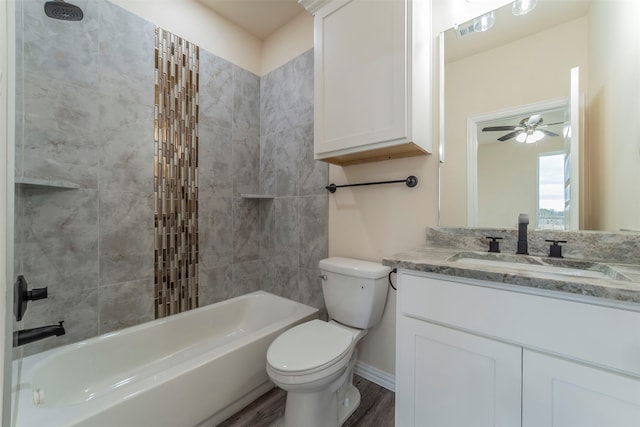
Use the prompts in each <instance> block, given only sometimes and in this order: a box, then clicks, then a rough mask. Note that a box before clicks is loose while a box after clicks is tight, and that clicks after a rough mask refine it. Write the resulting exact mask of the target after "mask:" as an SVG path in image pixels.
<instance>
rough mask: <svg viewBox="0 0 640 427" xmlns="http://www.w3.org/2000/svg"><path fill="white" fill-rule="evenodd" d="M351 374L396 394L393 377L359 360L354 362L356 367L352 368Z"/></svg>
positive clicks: (394, 378)
mask: <svg viewBox="0 0 640 427" xmlns="http://www.w3.org/2000/svg"><path fill="white" fill-rule="evenodd" d="M353 372H354V373H355V374H356V375H360V376H361V377H362V378H364V379H365V380H369V381H371V382H372V383H375V384H378V385H379V386H380V387H384V388H386V389H387V390H389V391H392V392H394V393H395V392H396V377H395V376H394V375H391V374H389V373H387V372H385V371H381V370H380V369H378V368H376V367H374V366H371V365H369V364H367V363H364V362H361V361H359V360H357V361H356V366H355V367H354V368H353Z"/></svg>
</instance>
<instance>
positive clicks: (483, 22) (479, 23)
mask: <svg viewBox="0 0 640 427" xmlns="http://www.w3.org/2000/svg"><path fill="white" fill-rule="evenodd" d="M495 23H496V16H495V14H494V13H493V11H491V12H489V13H485V14H484V15H482V16H478V17H477V18H476V19H474V20H473V30H474V31H475V32H476V33H481V32H483V31H487V30H488V29H490V28H491V27H493V24H495Z"/></svg>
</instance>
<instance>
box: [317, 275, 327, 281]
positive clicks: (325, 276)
mask: <svg viewBox="0 0 640 427" xmlns="http://www.w3.org/2000/svg"><path fill="white" fill-rule="evenodd" d="M318 277H319V278H321V279H322V280H327V275H326V274H321V275H320V276H318Z"/></svg>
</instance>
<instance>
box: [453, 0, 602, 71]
mask: <svg viewBox="0 0 640 427" xmlns="http://www.w3.org/2000/svg"><path fill="white" fill-rule="evenodd" d="M511 6H512V4H511V3H509V4H507V5H505V6H503V7H501V8H499V9H496V11H495V19H496V20H495V25H494V27H493V28H491V29H490V30H489V31H486V32H484V33H475V34H472V35H470V36H468V37H465V38H463V39H459V40H458V39H456V33H455V31H454V30H448V31H446V32H445V47H446V48H445V62H447V63H449V62H453V61H457V60H459V59H461V58H465V57H467V56H470V55H474V54H477V53H480V52H484V51H486V50H489V49H493V48H495V47H497V46H502V45H505V44H507V43H510V42H512V41H514V40H518V39H521V38H524V37H527V36H530V35H532V34H537V33H539V32H541V31H543V30H546V29H549V28H552V27H555V26H556V25H560V24H563V23H566V22H568V21H570V20H572V19H577V18H580V17H583V16H585V15H586V14H587V13H588V12H589V7H590V6H591V0H569V1H567V0H563V1H560V0H538V5H537V6H536V8H535V9H533V10H532V11H531V12H529V13H528V14H526V15H523V16H518V17H514V16H513V14H512V13H511ZM461 25H462V26H465V24H461Z"/></svg>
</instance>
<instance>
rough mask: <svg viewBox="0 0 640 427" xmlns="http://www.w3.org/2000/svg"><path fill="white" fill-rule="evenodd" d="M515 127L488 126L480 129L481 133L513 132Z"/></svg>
mask: <svg viewBox="0 0 640 427" xmlns="http://www.w3.org/2000/svg"><path fill="white" fill-rule="evenodd" d="M515 129H516V126H489V127H486V128H482V131H483V132H486V131H503V132H504V131H506V130H515Z"/></svg>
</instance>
